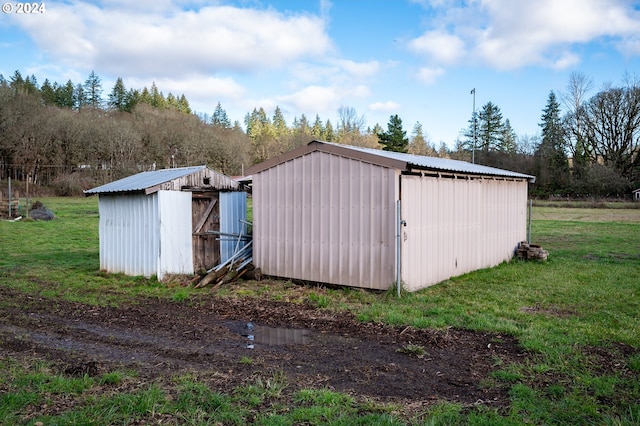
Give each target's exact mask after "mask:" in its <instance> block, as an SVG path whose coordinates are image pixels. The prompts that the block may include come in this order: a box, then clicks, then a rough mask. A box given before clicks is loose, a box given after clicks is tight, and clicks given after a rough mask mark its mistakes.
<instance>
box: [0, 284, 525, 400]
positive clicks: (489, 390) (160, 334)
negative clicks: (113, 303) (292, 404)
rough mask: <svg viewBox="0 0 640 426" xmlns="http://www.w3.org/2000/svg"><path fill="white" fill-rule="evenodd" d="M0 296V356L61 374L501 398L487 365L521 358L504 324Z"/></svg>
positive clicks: (226, 302)
mask: <svg viewBox="0 0 640 426" xmlns="http://www.w3.org/2000/svg"><path fill="white" fill-rule="evenodd" d="M0 300H2V303H1V304H0V306H1V307H0V356H16V357H17V356H22V357H24V356H29V357H35V358H36V359H38V358H42V359H47V360H50V361H52V362H53V363H54V365H57V366H59V368H60V370H61V372H65V373H66V374H72V375H73V374H89V375H98V374H104V373H106V372H109V371H112V370H114V369H121V368H126V369H127V370H134V371H136V372H137V373H138V375H139V377H141V380H142V379H143V378H144V379H145V380H149V379H151V380H155V379H158V378H162V377H168V375H169V374H180V373H187V372H190V371H197V372H199V374H203V373H207V374H208V376H207V377H209V378H210V379H209V381H210V383H209V384H210V385H211V387H212V388H214V389H215V390H217V391H220V392H231V391H232V389H233V388H234V387H236V386H238V385H241V384H242V383H244V382H245V381H246V380H248V379H249V378H251V377H255V375H256V374H261V375H269V374H284V375H286V379H287V383H288V386H289V387H292V388H293V389H299V388H328V389H332V390H335V391H339V392H345V393H349V394H351V395H353V396H354V397H356V398H362V399H364V398H368V399H374V400H377V401H381V402H392V401H395V402H399V403H406V404H419V405H428V404H431V403H433V402H436V401H449V402H459V403H462V404H464V405H471V404H486V405H489V406H492V407H494V408H495V407H504V406H506V405H507V404H508V397H507V394H506V390H505V389H504V388H503V387H500V386H496V385H495V384H494V386H491V385H487V384H488V383H491V379H490V373H491V372H492V371H495V370H497V369H499V368H502V367H503V366H504V364H508V363H511V362H521V361H522V360H523V359H524V357H525V354H524V352H523V351H522V350H521V349H520V348H519V346H518V344H517V341H516V340H515V339H514V338H513V337H510V336H508V335H497V334H489V333H479V332H471V331H467V330H459V329H448V330H445V331H434V330H420V329H415V328H412V327H388V326H383V325H381V324H374V323H366V324H363V323H360V322H358V321H357V320H356V319H355V318H354V317H353V316H352V315H350V314H348V313H339V314H336V313H333V312H329V311H327V310H322V309H316V308H314V307H312V306H308V305H300V304H294V303H287V302H275V301H270V300H260V299H256V298H244V299H227V298H218V297H215V296H213V295H211V294H207V293H203V295H202V297H198V298H197V299H192V300H190V301H182V302H172V301H165V300H157V299H144V300H142V299H141V300H137V301H136V303H132V304H124V305H121V306H120V307H117V308H113V307H96V306H91V305H84V304H80V303H72V302H67V301H62V300H50V299H45V298H41V297H37V296H34V295H27V294H24V293H21V292H19V291H17V290H14V289H11V288H7V287H2V286H0ZM420 347H422V348H423V349H424V353H422V351H421V350H420ZM248 359H250V362H247V360H248Z"/></svg>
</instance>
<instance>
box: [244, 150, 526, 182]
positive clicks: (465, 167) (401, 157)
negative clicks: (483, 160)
mask: <svg viewBox="0 0 640 426" xmlns="http://www.w3.org/2000/svg"><path fill="white" fill-rule="evenodd" d="M314 151H321V152H328V153H331V154H335V155H343V156H347V157H352V158H357V159H359V160H362V161H366V162H369V163H372V164H378V165H380V166H383V167H392V168H397V169H401V170H407V171H409V170H430V171H436V172H446V173H461V174H470V175H486V176H500V177H510V178H517V179H527V180H529V181H530V182H535V176H531V175H527V174H523V173H518V172H512V171H509V170H503V169H498V168H495V167H489V166H482V165H480V164H473V163H469V162H466V161H459V160H451V159H448V158H439V157H427V156H424V155H413V154H404V153H401V152H391V151H383V150H381V149H374V148H364V147H359V146H352V145H343V144H338V143H332V142H323V141H316V140H314V141H311V142H309V144H307V145H305V146H303V147H300V148H297V149H295V150H293V151H290V152H288V153H285V154H282V155H281V156H278V157H274V158H272V159H269V160H267V161H264V162H263V163H260V164H256V165H254V166H252V167H251V168H249V170H248V172H249V173H253V174H255V173H258V172H260V171H262V170H266V169H268V168H270V167H273V166H275V165H277V164H280V163H283V162H285V161H289V160H291V159H293V158H296V157H299V156H302V155H305V154H308V153H310V152H314Z"/></svg>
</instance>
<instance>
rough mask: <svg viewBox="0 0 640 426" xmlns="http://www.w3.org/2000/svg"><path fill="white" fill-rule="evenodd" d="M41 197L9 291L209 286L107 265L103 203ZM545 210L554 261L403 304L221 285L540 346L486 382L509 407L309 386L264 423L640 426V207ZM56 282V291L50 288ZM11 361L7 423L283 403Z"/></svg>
mask: <svg viewBox="0 0 640 426" xmlns="http://www.w3.org/2000/svg"><path fill="white" fill-rule="evenodd" d="M41 201H42V202H43V203H44V204H45V205H46V206H47V207H49V208H50V209H52V210H53V211H54V213H55V214H56V215H57V216H58V218H57V219H56V220H54V221H51V222H32V221H21V222H5V221H3V222H0V285H3V286H13V287H16V288H20V289H21V290H22V291H25V292H32V293H36V292H38V293H39V294H40V295H41V296H44V297H51V298H66V299H70V300H76V301H82V302H84V303H93V304H99V303H100V304H118V303H120V302H121V301H122V300H124V299H125V298H130V297H131V296H132V295H133V296H142V297H144V296H148V297H166V298H172V299H174V300H183V299H187V298H188V296H191V295H196V294H197V293H198V292H199V291H200V290H195V289H191V288H185V287H182V286H169V285H166V284H164V283H158V282H157V281H156V280H154V279H150V280H148V279H144V278H140V277H126V276H122V275H110V274H105V273H101V272H100V271H99V270H98V269H99V256H98V230H97V227H98V205H97V199H96V198H95V197H91V198H87V199H79V198H48V199H43V200H41ZM567 210H569V211H567ZM533 218H534V220H533V225H532V240H533V242H535V243H537V244H540V245H542V246H543V248H545V249H547V250H549V252H550V254H549V259H548V261H546V262H524V261H513V262H510V263H505V264H502V265H499V266H497V267H495V268H492V269H487V270H481V271H476V272H473V273H469V274H466V275H463V276H461V277H456V278H452V279H450V280H447V281H446V282H443V283H441V284H438V285H436V286H432V287H430V288H427V289H424V290H422V291H419V292H416V293H411V294H406V293H404V294H403V295H402V298H400V299H397V298H396V297H394V294H395V293H394V292H388V293H373V292H367V291H360V290H356V289H349V288H345V289H326V288H321V287H313V288H311V287H309V288H299V287H296V288H295V289H292V287H291V286H289V285H286V283H281V282H269V285H268V286H267V285H266V284H265V283H264V282H261V283H257V282H243V283H240V284H234V285H230V286H226V287H223V288H221V289H220V290H219V294H220V296H221V297H257V296H260V297H271V298H273V299H287V300H294V301H296V300H297V301H300V302H310V303H314V304H315V305H316V306H321V307H326V308H327V309H348V310H351V311H353V312H354V313H356V315H357V316H358V318H360V319H361V320H362V321H383V322H386V323H389V324H394V325H413V326H416V327H436V328H444V327H450V326H453V327H463V328H469V329H476V330H484V331H494V332H501V333H510V334H512V335H514V336H516V337H517V338H518V339H519V341H520V342H521V344H522V345H523V347H524V348H526V349H527V350H529V351H530V353H531V357H530V358H529V359H530V361H528V362H526V363H524V364H519V365H509V366H504V367H503V368H502V369H501V370H499V371H498V372H497V373H496V374H495V375H494V377H493V378H492V380H493V382H489V383H487V384H486V386H493V385H500V386H508V387H509V388H510V395H511V406H510V407H509V409H508V411H507V412H501V413H497V412H495V411H494V410H491V409H488V408H483V406H482V405H480V406H477V407H460V406H458V405H455V404H449V403H446V402H443V403H442V404H438V405H437V406H435V407H433V408H430V409H429V410H428V411H426V412H425V413H424V415H422V416H420V418H419V419H414V420H413V421H412V420H407V419H402V420H401V417H398V416H394V415H393V414H392V413H389V412H386V411H385V410H383V409H381V407H379V406H376V405H375V404H372V405H370V406H367V405H358V404H356V402H354V400H353V398H352V397H350V396H347V395H341V394H336V393H332V392H329V391H327V390H317V389H316V390H314V389H309V390H306V391H303V392H299V393H298V394H296V395H295V397H294V398H293V399H292V400H288V401H281V403H282V405H283V407H289V408H287V409H284V408H283V409H282V410H280V411H279V412H277V413H262V414H261V415H259V416H258V417H257V418H256V419H257V422H258V423H260V424H327V423H331V424H406V423H407V422H409V423H412V424H443V425H444V424H447V425H448V424H460V425H464V424H487V425H488V424H539V425H547V424H563V425H576V424H584V425H601V424H603V425H631V424H640V210H637V209H576V208H571V209H556V208H552V207H534V215H533ZM43 281H45V282H47V283H48V284H49V285H47V286H44V287H42V286H40V285H39V283H42V282H43ZM43 288H46V290H43ZM0 303H2V301H0ZM603 354H606V356H603ZM603 365H605V366H607V368H603ZM0 369H1V370H2V371H3V373H4V374H2V376H1V377H0V424H11V423H15V422H18V423H26V424H33V422H34V421H37V420H38V421H42V422H43V423H44V424H88V423H94V424H100V423H101V424H105V423H104V422H105V421H106V422H107V423H109V422H111V423H117V424H127V423H130V422H135V421H138V422H139V421H144V419H145V418H147V417H146V416H148V415H149V414H148V413H149V412H151V411H154V410H155V411H158V410H161V411H162V412H167V413H169V414H170V415H173V416H174V418H178V417H176V413H178V412H179V413H182V414H181V416H182V417H180V418H181V419H183V421H182V422H181V423H184V424H202V423H205V424H206V423H209V424H242V423H243V422H245V421H246V419H247V418H248V417H247V416H248V414H247V413H249V412H250V411H251V407H252V401H255V400H256V398H262V397H264V395H265V394H269V397H272V398H276V399H277V398H278V394H277V391H278V386H279V383H278V381H277V378H274V380H273V381H272V382H270V384H269V386H267V384H265V383H256V384H254V385H251V386H247V387H246V388H242V389H238V391H237V392H236V393H234V394H233V395H222V394H218V393H215V392H213V391H212V390H211V389H209V388H207V387H206V386H204V385H203V384H202V383H200V382H198V380H197V378H191V377H187V378H176V379H175V383H174V386H175V387H174V389H172V393H173V394H174V395H173V396H172V397H169V395H167V393H166V390H165V389H161V388H159V387H157V386H156V385H154V384H150V385H149V386H148V387H146V388H144V389H135V390H130V391H127V392H124V393H122V394H121V395H119V396H118V397H117V398H116V397H111V398H104V397H99V396H95V395H94V394H96V393H98V389H100V388H101V387H104V386H105V383H106V384H109V383H111V382H117V383H120V382H126V381H127V380H128V376H127V374H126V373H121V372H111V373H108V374H107V375H105V376H103V377H100V378H89V377H85V378H83V379H82V378H81V379H70V378H64V377H61V376H58V375H56V374H55V373H53V372H52V371H51V370H50V369H49V368H48V367H47V365H46V364H44V363H36V364H33V365H24V364H21V363H17V362H14V361H12V360H10V359H2V358H0ZM280 385H282V386H284V385H286V384H280ZM274 392H275V393H276V394H275V396H274V394H273V393H274ZM92 395H93V396H92ZM175 395H178V396H177V397H176V396H175ZM46 398H53V399H54V400H55V398H84V400H85V402H84V407H85V408H83V409H82V410H80V411H73V412H71V413H68V412H67V413H63V414H61V415H60V416H59V417H57V418H46V419H30V420H28V421H24V420H20V419H21V417H20V410H21V407H24V406H25V405H26V404H31V403H35V402H37V401H42V400H43V399H46ZM389 411H390V410H389ZM96 413H101V414H100V416H99V417H96ZM109 415H111V416H112V417H109ZM92 419H93V420H92Z"/></svg>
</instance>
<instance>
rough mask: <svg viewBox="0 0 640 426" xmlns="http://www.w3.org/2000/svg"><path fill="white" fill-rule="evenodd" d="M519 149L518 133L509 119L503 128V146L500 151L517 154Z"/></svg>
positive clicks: (505, 121)
mask: <svg viewBox="0 0 640 426" xmlns="http://www.w3.org/2000/svg"><path fill="white" fill-rule="evenodd" d="M517 148H518V137H517V136H516V132H515V131H514V130H513V127H511V121H509V119H508V118H507V119H506V120H504V126H503V127H502V145H501V147H500V150H501V151H502V152H506V153H509V154H513V153H515V152H516V150H517Z"/></svg>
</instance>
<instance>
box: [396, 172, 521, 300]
mask: <svg viewBox="0 0 640 426" xmlns="http://www.w3.org/2000/svg"><path fill="white" fill-rule="evenodd" d="M526 202H527V182H526V181H524V180H519V181H514V180H501V179H496V180H493V179H465V178H463V177H462V178H457V179H456V178H444V177H429V176H423V177H420V176H402V217H403V219H404V220H405V221H406V222H407V226H406V227H404V229H403V245H402V280H403V282H404V285H405V286H406V288H407V289H408V290H410V291H415V290H418V289H420V288H423V287H426V286H429V285H432V284H436V283H438V282H440V281H443V280H445V279H448V278H450V277H452V276H456V275H461V274H464V273H467V272H470V271H473V270H476V269H480V268H486V267H491V266H495V265H497V264H499V263H501V262H503V261H506V260H509V259H510V258H511V257H512V255H513V252H514V249H515V248H516V246H517V244H518V242H519V241H521V240H523V239H525V238H526Z"/></svg>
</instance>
